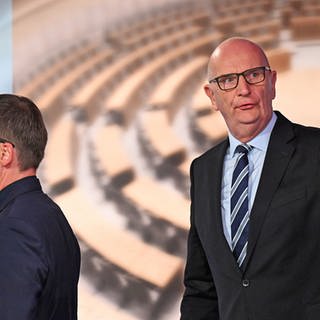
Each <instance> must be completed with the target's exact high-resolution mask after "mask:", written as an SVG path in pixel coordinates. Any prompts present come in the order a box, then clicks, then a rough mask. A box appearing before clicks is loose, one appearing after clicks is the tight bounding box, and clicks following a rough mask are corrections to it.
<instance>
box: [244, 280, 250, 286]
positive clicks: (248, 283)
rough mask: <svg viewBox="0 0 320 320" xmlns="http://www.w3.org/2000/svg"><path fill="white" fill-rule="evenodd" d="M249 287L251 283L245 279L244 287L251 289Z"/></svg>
mask: <svg viewBox="0 0 320 320" xmlns="http://www.w3.org/2000/svg"><path fill="white" fill-rule="evenodd" d="M249 285H250V281H249V280H248V279H243V280H242V286H243V287H245V288H246V287H249Z"/></svg>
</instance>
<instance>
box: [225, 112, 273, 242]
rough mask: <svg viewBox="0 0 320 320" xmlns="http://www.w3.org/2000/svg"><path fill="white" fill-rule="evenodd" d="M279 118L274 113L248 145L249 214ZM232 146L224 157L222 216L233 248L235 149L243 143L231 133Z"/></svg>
mask: <svg viewBox="0 0 320 320" xmlns="http://www.w3.org/2000/svg"><path fill="white" fill-rule="evenodd" d="M276 120H277V116H276V114H275V113H273V115H272V118H271V120H270V121H269V123H268V125H267V126H266V127H265V128H264V130H263V131H261V132H260V133H259V134H258V135H257V136H256V137H254V138H253V139H252V140H250V141H249V142H247V144H248V145H250V146H251V147H253V149H252V150H251V151H250V152H249V153H248V160H249V187H248V198H249V212H250V211H251V208H252V205H253V201H254V198H255V195H256V192H257V189H258V184H259V180H260V176H261V172H262V167H263V163H264V159H265V156H266V152H267V148H268V144H269V140H270V135H271V132H272V129H273V127H274V125H275V123H276ZM228 136H229V142H230V145H229V147H228V149H227V152H226V155H225V157H224V163H223V172H222V186H221V214H222V224H223V232H224V235H225V237H226V239H227V242H228V244H229V246H230V248H231V223H230V193H231V180H232V174H233V169H234V166H235V163H236V160H237V155H236V154H235V149H236V147H237V146H238V145H239V144H242V142H241V141H239V140H237V139H236V138H235V137H233V136H232V134H231V133H230V132H229V133H228Z"/></svg>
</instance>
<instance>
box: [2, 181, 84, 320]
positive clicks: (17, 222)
mask: <svg viewBox="0 0 320 320" xmlns="http://www.w3.org/2000/svg"><path fill="white" fill-rule="evenodd" d="M79 269H80V250H79V245H78V242H77V239H76V237H75V235H74V233H73V231H72V230H71V228H70V226H69V224H68V222H67V220H66V218H65V216H64V215H63V213H62V211H61V210H60V208H59V207H58V206H57V205H56V204H55V203H54V202H53V201H52V200H51V199H50V198H49V197H48V196H47V195H46V194H44V193H43V192H42V189H41V185H40V182H39V180H38V179H37V178H36V177H35V176H32V177H27V178H23V179H21V180H18V181H16V182H14V183H12V184H10V185H9V186H7V187H6V188H4V189H3V190H2V191H1V192H0V319H1V320H13V319H14V320H49V319H50V320H71V319H72V320H74V319H77V284H78V279H79Z"/></svg>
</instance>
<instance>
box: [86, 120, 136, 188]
mask: <svg viewBox="0 0 320 320" xmlns="http://www.w3.org/2000/svg"><path fill="white" fill-rule="evenodd" d="M92 144H93V149H94V152H92V155H91V157H92V158H94V160H95V163H94V167H95V170H97V174H98V175H100V176H101V175H102V176H103V178H102V177H100V179H103V180H104V181H105V183H102V185H103V186H105V185H107V184H109V183H111V184H113V185H115V186H118V187H120V186H122V185H125V184H126V183H128V182H129V181H130V180H132V178H133V175H134V172H133V171H134V169H133V167H132V163H131V162H130V161H129V159H128V155H127V154H126V153H125V151H124V148H123V129H122V128H121V127H120V126H118V125H116V124H110V125H106V126H103V127H101V128H99V129H98V130H97V132H96V134H95V136H94V139H93V142H92Z"/></svg>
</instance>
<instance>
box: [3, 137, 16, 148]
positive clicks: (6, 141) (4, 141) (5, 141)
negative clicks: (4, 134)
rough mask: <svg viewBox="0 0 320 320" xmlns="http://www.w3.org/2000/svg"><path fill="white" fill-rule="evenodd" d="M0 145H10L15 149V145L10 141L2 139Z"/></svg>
mask: <svg viewBox="0 0 320 320" xmlns="http://www.w3.org/2000/svg"><path fill="white" fill-rule="evenodd" d="M0 143H10V144H11V145H12V146H13V147H15V145H14V143H12V142H11V141H9V140H7V139H3V138H0Z"/></svg>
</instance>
